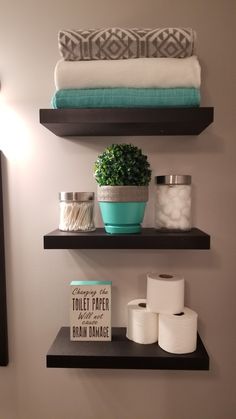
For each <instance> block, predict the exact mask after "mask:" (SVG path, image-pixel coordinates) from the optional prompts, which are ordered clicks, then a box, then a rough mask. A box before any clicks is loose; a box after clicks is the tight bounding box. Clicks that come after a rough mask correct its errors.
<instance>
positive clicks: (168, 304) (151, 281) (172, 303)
mask: <svg viewBox="0 0 236 419" xmlns="http://www.w3.org/2000/svg"><path fill="white" fill-rule="evenodd" d="M147 305H148V309H149V310H150V311H153V312H154V313H167V314H175V313H180V312H181V311H183V308H184V278H181V277H179V276H176V275H170V274H163V273H160V274H159V273H150V274H148V275H147Z"/></svg>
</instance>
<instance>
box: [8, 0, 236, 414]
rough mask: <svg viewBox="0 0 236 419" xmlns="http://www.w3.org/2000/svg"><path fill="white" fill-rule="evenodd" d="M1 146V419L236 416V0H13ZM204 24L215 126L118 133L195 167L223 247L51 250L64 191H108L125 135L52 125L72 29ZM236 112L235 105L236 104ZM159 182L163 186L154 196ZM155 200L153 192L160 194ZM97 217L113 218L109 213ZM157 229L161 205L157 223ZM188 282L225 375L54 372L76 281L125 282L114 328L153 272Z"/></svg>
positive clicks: (203, 211) (205, 101)
mask: <svg viewBox="0 0 236 419" xmlns="http://www.w3.org/2000/svg"><path fill="white" fill-rule="evenodd" d="M0 5H1V12H0V74H1V85H2V87H1V92H0V101H1V112H0V118H1V123H0V142H1V149H2V150H3V152H4V154H5V156H6V159H5V161H4V173H3V178H4V194H5V208H4V209H5V225H6V257H7V260H6V264H7V291H8V315H9V345H10V364H9V366H8V367H7V368H1V369H0V419H78V418H79V419H102V418H103V419H143V418H145V419H190V418H191V419H223V418H224V419H234V418H235V417H236V398H235V350H236V342H235V340H236V339H235V337H236V332H235V314H236V310H235V295H236V281H235V233H236V231H235V230H236V229H235V202H236V200H235V175H236V173H235V167H236V165H235V155H236V139H235V120H234V118H235V95H236V89H235V64H236V63H235V55H234V54H235V23H236V22H235V16H236V14H235V1H234V0H224V1H223V0H192V1H189V0H179V1H171V0H146V1H145V2H143V1H140V0H136V1H131V0H126V1H123V0H121V1H117V2H115V1H112V0H109V1H108V0H100V1H99V2H98V1H97V2H96V1H91V0H86V1H83V0H76V1H75V0H67V1H66V2H63V3H62V2H58V1H56V0H51V1H48V0H47V1H46V0H41V1H40V2H38V1H35V0H21V1H18V2H17V1H14V2H13V1H11V0H1V1H0ZM115 25H119V26H124V27H132V26H133V27H134V26H137V27H139V26H140V27H142V26H143V27H155V26H190V27H193V28H194V29H195V30H196V31H197V34H198V43H197V46H198V49H197V53H198V56H199V59H200V62H201V65H202V105H203V106H214V107H215V122H214V125H212V126H211V127H209V128H208V129H207V130H206V131H205V132H203V133H202V134H201V135H200V136H199V137H185V138H184V137H167V138H166V137H153V138H152V137H139V138H135V137H133V138H130V137H124V138H116V139H115V140H116V141H119V142H133V143H134V144H136V145H138V146H141V147H142V148H143V150H144V152H146V153H147V154H148V155H149V158H150V161H151V165H152V169H153V175H155V174H162V173H166V172H169V171H178V172H182V173H190V174H192V176H193V181H194V218H195V225H196V226H198V227H199V228H202V229H203V230H205V231H207V232H208V233H210V234H211V237H212V248H211V250H210V251H192V250H191V251H155V250H150V251H142V250H140V251H134V250H131V251H126V250H118V251H115V250H114V251H113V250H108V251H103V250H100V251H95V250H90V251H89V250H87V251H86V250H83V251H67V250H58V251H57V250H51V251H49V250H47V251H46V250H43V245H42V243H43V235H44V234H45V233H47V232H49V231H51V230H53V229H54V228H56V227H57V224H58V201H57V198H58V191H61V190H94V191H95V190H96V185H95V182H94V180H93V176H92V164H93V162H94V160H95V159H96V156H97V154H98V153H99V152H101V151H102V150H103V148H104V147H105V146H107V145H108V144H111V142H113V141H114V138H112V137H111V138H99V139H98V138H89V139H88V138H80V139H79V140H76V139H73V138H72V139H70V140H66V139H61V138H57V137H56V136H54V135H53V134H51V133H50V132H49V131H47V130H46V129H45V128H44V127H42V126H40V125H39V122H38V109H39V108H43V107H45V108H47V107H50V99H51V96H52V93H53V91H54V83H53V70H54V66H55V63H56V61H57V59H58V58H59V53H58V49H57V32H58V30H59V29H61V28H79V27H83V28H86V27H101V26H115ZM233 110H234V112H233ZM153 187H154V185H153V184H152V185H151V192H152V191H153ZM151 195H152V193H151ZM96 218H97V224H100V218H99V215H98V213H97V216H96ZM151 224H152V200H150V204H149V209H148V211H147V215H146V218H145V225H147V226H150V225H151ZM150 270H172V271H174V272H175V273H181V274H183V275H184V276H185V279H186V283H187V285H186V288H187V292H186V304H187V305H189V306H190V307H192V308H193V309H195V310H196V311H197V312H198V313H199V331H200V334H201V336H202V338H203V340H204V342H205V344H206V347H207V349H208V351H209V354H210V357H211V370H210V371H209V372H204V371H196V372H190V371H158V370H157V371H141V370H140V371H138V370H137V371H129V370H124V371H122V370H120V371H119V370H117V371H115V370H107V371H106V370H91V371H88V370H76V369H73V370H67V369H46V368H45V355H46V352H47V350H48V348H49V346H50V345H51V343H52V340H53V339H54V337H55V335H56V333H57V331H58V329H59V328H60V327H61V326H62V325H68V284H69V282H70V281H71V280H73V279H77V278H80V279H84V278H88V279H95V278H104V279H112V281H113V284H114V304H113V324H114V325H125V306H126V303H127V302H128V301H129V300H130V299H133V298H136V297H142V296H143V295H144V294H145V284H146V278H145V275H146V272H147V271H150Z"/></svg>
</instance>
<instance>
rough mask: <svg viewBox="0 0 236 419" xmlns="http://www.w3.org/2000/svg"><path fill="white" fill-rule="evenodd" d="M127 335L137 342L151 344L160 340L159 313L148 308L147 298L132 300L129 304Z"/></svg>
mask: <svg viewBox="0 0 236 419" xmlns="http://www.w3.org/2000/svg"><path fill="white" fill-rule="evenodd" d="M127 309H128V325H127V333H126V336H127V338H128V339H130V340H133V341H134V342H136V343H142V344H149V343H155V342H157V340H158V314H156V313H151V312H150V311H149V310H148V309H147V300H146V299H138V300H132V301H130V302H129V303H128V305H127Z"/></svg>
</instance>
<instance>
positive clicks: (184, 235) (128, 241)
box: [44, 228, 210, 249]
mask: <svg viewBox="0 0 236 419" xmlns="http://www.w3.org/2000/svg"><path fill="white" fill-rule="evenodd" d="M44 249H210V236H209V235H208V234H207V233H204V232H203V231H201V230H199V229H198V228H192V229H191V230H190V231H186V232H176V231H168V232H167V231H162V230H155V229H154V228H143V229H142V232H141V233H140V234H107V233H106V232H105V230H104V229H103V228H97V229H96V230H95V231H92V232H89V233H68V232H63V231H60V230H54V231H52V232H51V233H48V234H46V235H45V236H44Z"/></svg>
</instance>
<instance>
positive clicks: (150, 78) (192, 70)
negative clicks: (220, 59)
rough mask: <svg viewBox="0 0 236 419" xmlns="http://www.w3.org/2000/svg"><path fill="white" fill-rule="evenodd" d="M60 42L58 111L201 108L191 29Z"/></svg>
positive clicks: (109, 33)
mask: <svg viewBox="0 0 236 419" xmlns="http://www.w3.org/2000/svg"><path fill="white" fill-rule="evenodd" d="M58 40H59V51H60V53H61V55H62V59H60V60H59V61H58V62H57V64H56V67H55V85H56V92H55V94H54V96H53V98H52V106H53V108H130V107H132V108H138V107H140V108H148V107H149V108H150V107H162V108H164V107H198V106H200V83H201V69H200V65H199V62H198V59H197V57H196V55H194V50H195V41H196V34H195V32H194V31H193V30H192V29H190V28H161V29H160V28H156V29H136V28H135V29H122V28H107V29H96V30H95V29H88V30H62V31H60V32H59V39H58Z"/></svg>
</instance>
